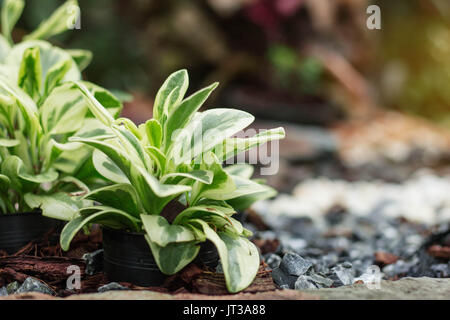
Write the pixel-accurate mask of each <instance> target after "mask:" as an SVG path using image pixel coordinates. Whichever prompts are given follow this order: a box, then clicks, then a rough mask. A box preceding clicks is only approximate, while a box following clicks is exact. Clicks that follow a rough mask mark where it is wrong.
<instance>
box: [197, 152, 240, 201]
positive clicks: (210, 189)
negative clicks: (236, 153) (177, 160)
mask: <svg viewBox="0 0 450 320" xmlns="http://www.w3.org/2000/svg"><path fill="white" fill-rule="evenodd" d="M203 158H204V160H203V162H204V163H203V164H202V165H201V167H202V169H206V170H209V171H212V172H213V173H214V178H213V181H212V183H210V184H205V183H201V182H199V181H197V182H195V183H194V185H193V186H192V192H191V203H192V204H195V203H196V202H197V201H198V200H200V199H201V198H208V199H213V200H227V199H228V195H229V194H231V193H232V192H233V191H234V190H235V189H236V185H235V184H234V181H233V179H232V178H231V176H230V175H229V174H228V173H227V172H226V171H225V170H223V168H222V165H221V164H220V163H219V162H218V160H217V158H216V156H215V155H214V154H213V153H211V152H209V153H207V154H205V155H204V157H203Z"/></svg>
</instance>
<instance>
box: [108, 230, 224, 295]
mask: <svg viewBox="0 0 450 320" xmlns="http://www.w3.org/2000/svg"><path fill="white" fill-rule="evenodd" d="M102 232H103V250H104V253H103V259H104V260H103V270H104V272H105V273H106V275H107V277H108V279H109V280H110V281H117V282H120V281H124V282H129V283H133V284H135V285H138V286H143V287H147V286H159V285H161V284H162V283H163V282H164V280H166V279H167V275H165V274H163V273H162V272H161V271H160V270H159V268H158V265H157V264H156V261H155V259H154V257H153V254H152V252H151V250H150V247H149V246H148V243H147V241H146V240H145V238H144V234H143V233H135V232H125V231H121V230H113V229H109V228H102ZM218 260H219V255H218V253H217V250H216V248H215V247H214V245H213V244H212V243H211V242H205V244H203V245H202V247H201V249H200V252H199V255H198V257H197V261H198V262H200V263H203V264H205V265H207V266H209V267H211V268H214V267H215V266H217V263H218Z"/></svg>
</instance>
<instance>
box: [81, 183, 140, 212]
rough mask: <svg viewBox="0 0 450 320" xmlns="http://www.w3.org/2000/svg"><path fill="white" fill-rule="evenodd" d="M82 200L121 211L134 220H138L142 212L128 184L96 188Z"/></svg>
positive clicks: (136, 197)
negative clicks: (134, 218) (131, 216)
mask: <svg viewBox="0 0 450 320" xmlns="http://www.w3.org/2000/svg"><path fill="white" fill-rule="evenodd" d="M84 198H85V199H89V200H93V201H96V202H99V203H101V204H102V205H104V206H109V207H112V208H116V209H119V210H123V211H125V212H127V213H129V214H131V215H133V216H134V217H136V218H139V216H140V214H141V212H142V208H141V205H140V202H139V199H138V196H137V194H136V191H135V190H134V188H133V187H132V186H131V185H130V184H126V183H120V184H113V185H110V186H106V187H103V188H98V189H96V190H93V191H92V192H90V193H89V194H87V195H86V196H85V197H84Z"/></svg>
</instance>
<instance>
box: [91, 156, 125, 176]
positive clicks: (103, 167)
mask: <svg viewBox="0 0 450 320" xmlns="http://www.w3.org/2000/svg"><path fill="white" fill-rule="evenodd" d="M92 161H93V163H94V167H95V170H97V171H98V173H100V174H101V175H102V176H104V177H105V178H106V179H108V180H111V181H112V182H115V183H125V184H126V183H129V180H128V178H127V176H126V175H125V174H124V173H123V172H122V170H120V168H119V167H118V166H117V165H116V164H115V163H114V162H113V161H111V159H109V158H108V156H106V155H105V154H104V153H103V152H101V151H99V150H97V149H96V150H94V153H93V154H92Z"/></svg>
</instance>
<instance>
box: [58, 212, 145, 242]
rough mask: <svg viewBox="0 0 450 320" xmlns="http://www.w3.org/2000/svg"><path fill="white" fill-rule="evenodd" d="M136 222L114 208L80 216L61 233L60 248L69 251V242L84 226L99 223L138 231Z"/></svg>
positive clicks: (136, 220)
mask: <svg viewBox="0 0 450 320" xmlns="http://www.w3.org/2000/svg"><path fill="white" fill-rule="evenodd" d="M138 222H139V220H138V219H136V218H134V217H133V216H131V215H129V214H128V213H126V212H124V211H122V210H117V209H114V208H109V209H105V210H102V211H100V212H96V213H94V214H91V215H89V216H80V217H76V218H75V219H73V220H71V221H70V222H69V223H67V224H66V225H65V227H64V229H63V230H62V231H61V237H60V240H59V242H60V244H61V248H62V249H63V250H65V251H67V250H69V247H70V242H71V241H72V239H73V237H74V236H75V235H76V234H77V232H78V231H80V230H81V228H83V227H84V226H85V225H88V224H92V223H99V224H102V225H105V226H109V227H116V228H117V227H119V228H120V227H125V228H127V227H128V228H131V230H133V231H139V226H138Z"/></svg>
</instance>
